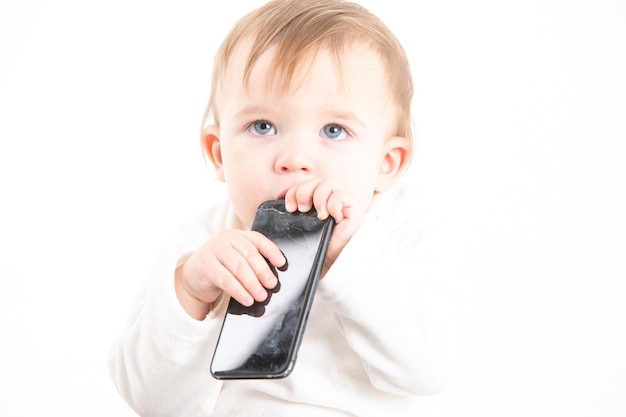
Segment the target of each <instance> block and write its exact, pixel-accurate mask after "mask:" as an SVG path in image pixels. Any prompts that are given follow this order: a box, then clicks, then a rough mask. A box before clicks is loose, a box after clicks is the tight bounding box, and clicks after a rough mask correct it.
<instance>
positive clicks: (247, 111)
mask: <svg viewBox="0 0 626 417" xmlns="http://www.w3.org/2000/svg"><path fill="white" fill-rule="evenodd" d="M268 111H269V110H268V108H267V107H266V106H259V105H252V106H246V107H244V108H243V109H241V110H239V111H238V112H237V113H235V117H242V116H249V115H251V114H259V113H267V112H268Z"/></svg>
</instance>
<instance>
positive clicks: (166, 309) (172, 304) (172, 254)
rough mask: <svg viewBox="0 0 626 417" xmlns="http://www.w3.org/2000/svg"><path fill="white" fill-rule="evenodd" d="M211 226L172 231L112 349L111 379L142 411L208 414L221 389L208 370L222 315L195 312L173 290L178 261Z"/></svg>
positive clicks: (190, 225) (195, 223) (199, 242)
mask: <svg viewBox="0 0 626 417" xmlns="http://www.w3.org/2000/svg"><path fill="white" fill-rule="evenodd" d="M212 214H213V215H215V213H212ZM220 216H221V217H223V216H225V214H224V213H222V214H219V213H218V218H219V217H220ZM202 217H203V218H206V217H207V216H202ZM213 221H215V219H214V220H213ZM210 229H211V228H210V227H209V225H208V224H207V223H206V221H203V220H201V219H200V218H199V219H195V220H194V221H191V222H189V223H188V224H186V225H185V226H183V227H182V228H181V229H180V230H179V231H178V233H176V234H175V235H174V236H173V238H172V239H171V241H170V242H169V244H168V245H167V246H166V248H165V249H164V250H163V252H162V253H161V255H160V256H159V258H158V261H157V262H156V265H155V266H154V268H153V269H152V271H151V272H150V273H149V275H148V277H147V279H146V281H145V284H144V286H143V288H142V289H141V290H140V292H139V294H138V296H137V298H136V300H135V302H134V305H133V306H132V309H131V311H130V314H129V316H128V319H127V322H126V324H125V326H124V328H123V330H122V332H121V334H120V335H119V336H118V338H117V340H116V341H115V342H114V344H113V345H112V347H111V349H110V351H109V357H108V365H109V371H110V374H111V377H112V379H113V382H114V384H115V385H116V387H117V389H118V391H119V393H120V395H121V396H122V397H123V398H124V399H125V400H126V402H127V403H128V404H129V405H130V406H131V407H132V408H133V409H134V410H135V412H137V413H138V414H139V415H151V416H172V415H179V416H187V415H203V414H204V415H210V414H211V410H212V409H213V406H214V402H215V399H216V398H217V396H218V393H219V391H220V389H221V382H220V381H218V380H215V379H213V378H212V376H211V375H210V371H209V367H210V361H211V357H212V352H213V348H214V346H215V343H216V340H217V337H218V335H219V331H220V327H221V319H219V318H217V317H216V316H215V313H210V314H209V315H208V316H207V318H206V319H205V320H203V321H198V320H195V319H193V318H191V317H190V316H188V315H187V313H186V312H185V311H184V309H183V308H182V306H181V305H180V303H179V302H178V299H177V297H176V293H175V290H174V271H175V269H176V265H177V263H178V261H179V260H180V258H181V257H182V256H183V255H185V254H187V253H190V252H192V251H194V250H196V249H197V248H198V247H199V246H200V245H202V244H203V243H205V242H206V240H207V239H208V238H209V237H210V235H211V230H210Z"/></svg>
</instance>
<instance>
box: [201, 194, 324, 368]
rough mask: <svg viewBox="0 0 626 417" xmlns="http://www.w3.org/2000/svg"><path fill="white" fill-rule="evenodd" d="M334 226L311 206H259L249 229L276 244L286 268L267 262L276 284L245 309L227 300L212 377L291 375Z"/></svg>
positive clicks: (274, 202) (278, 203) (276, 202)
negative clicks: (307, 208) (291, 209)
mask: <svg viewBox="0 0 626 417" xmlns="http://www.w3.org/2000/svg"><path fill="white" fill-rule="evenodd" d="M333 226H334V221H333V219H332V217H330V216H329V217H328V218H327V219H326V220H323V221H322V220H320V219H318V218H317V213H316V212H315V209H313V210H311V211H309V212H307V213H301V212H294V213H289V212H288V211H287V210H285V201H284V200H271V201H266V202H264V203H262V204H261V205H260V206H259V208H258V210H257V212H256V215H255V218H254V222H253V224H252V230H256V231H258V232H260V233H262V234H264V235H265V236H267V237H268V238H269V239H270V240H271V241H273V242H274V243H275V244H276V245H277V246H278V247H279V248H280V250H281V251H282V252H283V253H284V255H285V258H286V259H287V265H286V269H285V267H281V268H280V269H278V270H277V269H276V268H275V267H273V266H272V265H271V264H269V262H268V265H270V268H271V269H272V272H274V275H276V276H277V278H278V284H277V285H276V287H275V288H272V289H268V297H267V299H266V300H265V301H263V302H255V303H254V304H253V305H252V306H250V307H246V306H244V305H242V304H240V303H239V302H237V301H236V300H235V299H234V298H231V299H230V301H229V304H228V308H227V310H226V315H225V317H224V321H223V323H222V329H221V332H220V335H219V339H218V341H217V346H216V348H215V352H214V353H213V359H212V361H211V374H212V375H213V377H215V378H217V379H258V378H284V377H286V376H288V375H289V374H290V373H291V371H292V370H293V368H294V366H295V362H296V356H297V352H298V349H299V347H300V342H301V340H302V336H303V334H304V329H305V327H306V322H307V319H308V315H309V311H310V309H311V305H312V304H313V297H314V295H315V290H316V288H317V283H318V281H319V277H320V274H321V272H322V266H323V263H324V258H325V257H326V250H327V248H328V242H329V240H330V235H331V233H332V229H333Z"/></svg>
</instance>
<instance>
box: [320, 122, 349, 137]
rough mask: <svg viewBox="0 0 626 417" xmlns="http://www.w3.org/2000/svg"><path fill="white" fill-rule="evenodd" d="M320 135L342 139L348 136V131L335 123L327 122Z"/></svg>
mask: <svg viewBox="0 0 626 417" xmlns="http://www.w3.org/2000/svg"><path fill="white" fill-rule="evenodd" d="M320 134H321V135H322V136H324V137H325V138H328V139H332V140H342V139H345V138H346V137H348V132H346V129H344V128H343V127H341V126H339V125H336V124H328V125H326V126H324V127H323V128H322V131H321V132H320Z"/></svg>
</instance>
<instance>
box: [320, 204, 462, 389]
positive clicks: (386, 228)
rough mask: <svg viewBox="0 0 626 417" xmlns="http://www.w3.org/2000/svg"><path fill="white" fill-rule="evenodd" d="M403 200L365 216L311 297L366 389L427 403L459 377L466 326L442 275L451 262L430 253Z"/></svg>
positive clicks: (457, 298)
mask: <svg viewBox="0 0 626 417" xmlns="http://www.w3.org/2000/svg"><path fill="white" fill-rule="evenodd" d="M411 200H412V199H410V198H407V197H402V198H400V199H398V200H395V201H391V202H390V203H389V204H388V205H387V207H384V208H382V209H381V207H380V205H379V206H377V207H375V208H374V212H372V213H369V215H368V219H367V221H366V222H365V223H364V224H363V225H362V226H361V228H360V229H359V230H358V231H357V232H356V233H355V235H354V236H353V237H352V239H351V240H350V242H349V243H348V245H346V247H345V248H344V250H343V251H342V253H341V255H340V256H339V258H338V259H337V261H336V262H335V264H334V265H333V267H332V268H331V269H330V270H329V271H328V274H327V275H326V277H325V279H324V280H323V281H322V282H321V283H320V287H319V293H318V294H319V296H320V298H323V299H324V300H325V301H327V302H328V303H329V305H330V306H331V308H333V309H334V310H335V312H336V313H337V316H338V319H339V323H340V326H341V327H342V330H343V333H344V334H345V336H346V340H347V342H348V344H349V345H350V346H351V347H352V349H353V350H354V351H355V353H356V354H357V355H359V357H360V358H361V360H362V363H363V366H364V368H365V370H366V372H367V373H368V375H369V378H370V381H371V383H372V384H373V385H374V386H376V387H377V388H379V389H381V390H384V391H388V392H395V393H414V394H421V395H428V394H434V393H437V392H440V391H442V390H443V389H445V388H447V387H448V386H449V385H450V384H451V383H453V382H454V381H455V379H456V378H457V377H458V375H459V373H460V371H461V370H462V369H463V367H464V360H465V355H466V353H467V348H468V340H469V338H468V325H467V322H466V316H465V312H464V309H463V301H464V300H463V297H462V296H461V295H462V292H460V291H458V290H459V287H458V286H457V285H456V284H457V283H458V282H455V278H458V277H452V275H450V274H451V270H452V268H450V265H453V264H454V259H449V258H447V257H445V256H442V255H444V254H445V253H446V251H445V247H444V250H441V251H440V249H442V248H441V247H438V248H435V247H433V246H432V245H430V242H429V239H428V233H425V232H424V230H423V228H422V227H421V226H419V225H418V224H419V218H416V217H415V216H414V214H413V213H414V208H413V207H411V205H412V203H413V201H414V200H413V201H411ZM407 205H408V206H407ZM432 232H434V230H433V231H432ZM429 245H430V246H429ZM442 261H443V262H442ZM461 287H462V286H461Z"/></svg>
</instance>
